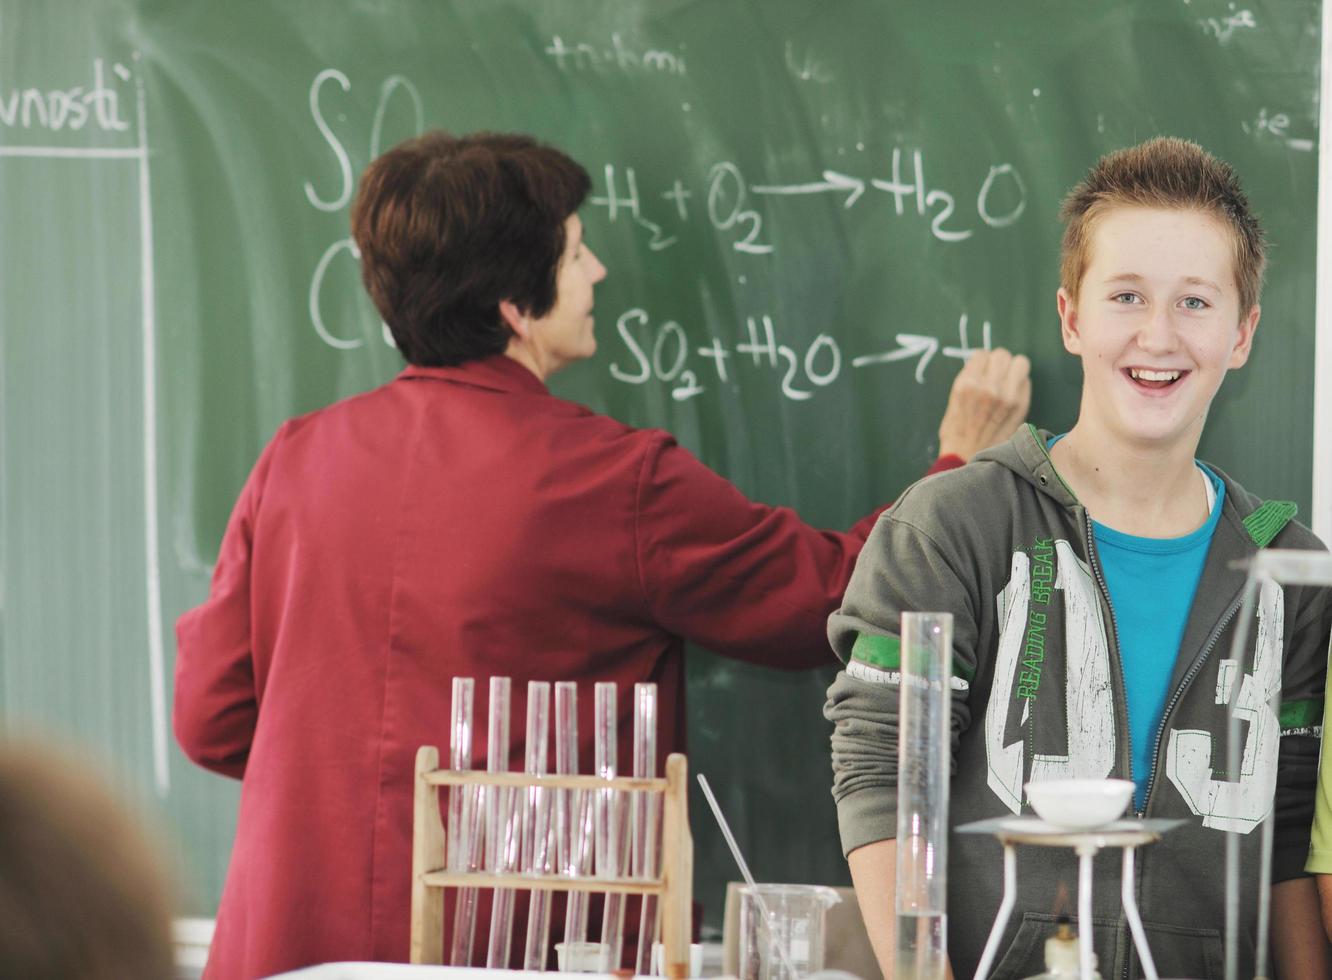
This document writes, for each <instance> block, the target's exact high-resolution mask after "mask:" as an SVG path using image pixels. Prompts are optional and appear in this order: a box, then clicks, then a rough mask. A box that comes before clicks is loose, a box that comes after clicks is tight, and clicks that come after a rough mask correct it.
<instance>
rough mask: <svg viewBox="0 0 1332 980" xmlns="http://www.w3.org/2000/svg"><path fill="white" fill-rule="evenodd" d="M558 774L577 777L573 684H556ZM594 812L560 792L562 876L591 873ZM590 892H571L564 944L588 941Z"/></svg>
mask: <svg viewBox="0 0 1332 980" xmlns="http://www.w3.org/2000/svg"><path fill="white" fill-rule="evenodd" d="M555 771H556V772H557V773H559V774H560V775H561V776H573V775H577V773H578V685H577V684H576V683H574V682H573V681H557V682H556V684H555ZM591 821H592V808H591V807H590V806H589V805H588V799H587V794H586V793H585V792H584V791H582V790H572V789H566V790H561V791H560V795H559V806H558V807H557V809H556V822H557V824H558V833H557V836H556V839H557V847H558V848H559V863H560V872H561V873H562V874H565V875H568V876H570V877H575V878H577V877H580V876H582V875H586V874H588V873H589V872H590V871H591V870H592V869H591V857H592V847H591V833H590V831H591ZM587 899H588V895H587V892H570V893H569V896H568V901H567V902H566V905H565V913H564V941H565V942H566V943H581V942H586V941H587Z"/></svg>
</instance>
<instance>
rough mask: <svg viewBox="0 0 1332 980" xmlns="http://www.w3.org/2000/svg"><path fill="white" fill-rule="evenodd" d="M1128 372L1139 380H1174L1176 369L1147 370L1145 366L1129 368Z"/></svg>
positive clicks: (1177, 376) (1176, 374) (1177, 374)
mask: <svg viewBox="0 0 1332 980" xmlns="http://www.w3.org/2000/svg"><path fill="white" fill-rule="evenodd" d="M1129 373H1130V374H1131V375H1133V377H1134V378H1136V379H1137V380H1139V381H1175V380H1177V379H1178V378H1179V374H1180V373H1179V372H1178V371H1149V370H1147V369H1146V368H1129Z"/></svg>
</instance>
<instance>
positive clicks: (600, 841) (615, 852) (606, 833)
mask: <svg viewBox="0 0 1332 980" xmlns="http://www.w3.org/2000/svg"><path fill="white" fill-rule="evenodd" d="M595 693H596V726H597V727H596V739H595V742H594V746H593V748H594V751H595V753H596V764H597V775H598V776H600V777H601V778H602V779H614V778H615V776H616V769H617V764H618V760H617V758H616V755H617V752H616V749H617V742H618V734H619V732H618V724H617V722H618V718H617V712H616V708H617V703H616V701H617V697H618V693H619V692H618V691H617V689H616V686H615V684H614V683H613V682H609V681H603V682H601V683H599V684H597V686H596V691H595ZM627 803H628V799H627V797H626V796H625V794H624V793H621V792H620V791H618V790H614V789H610V788H607V789H603V790H599V791H598V792H597V876H598V877H601V878H616V877H619V876H620V875H622V874H623V873H624V872H625V871H626V870H627V869H626V867H625V866H626V864H627V863H628V858H629V821H628V819H627V817H628V806H627ZM601 942H602V943H603V944H604V945H605V946H606V948H607V950H608V952H609V962H610V965H611V968H612V969H614V968H617V967H619V965H620V955H621V952H622V949H623V946H624V895H622V894H619V893H616V892H612V893H609V894H607V895H606V900H605V904H604V906H603V913H602V919H601Z"/></svg>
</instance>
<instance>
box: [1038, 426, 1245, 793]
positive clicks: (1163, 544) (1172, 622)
mask: <svg viewBox="0 0 1332 980" xmlns="http://www.w3.org/2000/svg"><path fill="white" fill-rule="evenodd" d="M1059 438H1062V437H1057V438H1056V439H1053V440H1051V442H1050V445H1051V446H1053V445H1054V444H1055V442H1057V441H1058V439H1059ZM1198 468H1199V469H1200V470H1202V471H1203V473H1204V474H1205V475H1206V477H1207V479H1208V480H1209V481H1210V482H1211V485H1212V489H1213V491H1214V492H1215V495H1216V499H1215V501H1214V502H1213V503H1212V513H1211V516H1210V517H1209V518H1208V519H1207V523H1205V524H1203V526H1202V527H1200V528H1198V530H1196V531H1193V532H1192V533H1190V534H1186V535H1184V536H1183V537H1182V538H1142V537H1138V536H1137V535H1134V534H1125V533H1124V532H1123V531H1116V530H1115V529H1114V528H1112V527H1107V526H1105V525H1104V524H1101V523H1099V522H1098V521H1095V520H1093V521H1092V536H1093V537H1094V538H1095V539H1096V553H1097V556H1098V558H1099V559H1100V564H1101V571H1102V572H1104V574H1105V584H1106V587H1107V588H1108V589H1109V591H1110V608H1111V609H1112V610H1113V611H1114V617H1115V632H1116V634H1117V636H1118V638H1119V661H1120V664H1121V666H1122V668H1123V671H1124V693H1125V696H1126V697H1127V699H1128V722H1129V741H1130V743H1131V745H1132V766H1133V769H1132V775H1133V782H1134V783H1135V784H1136V786H1137V788H1136V789H1135V791H1134V794H1133V805H1134V808H1135V809H1137V810H1139V811H1141V810H1142V808H1143V805H1144V804H1145V803H1146V802H1147V781H1148V779H1149V778H1150V777H1151V772H1152V762H1153V754H1152V750H1153V749H1154V748H1155V747H1156V733H1157V732H1158V731H1159V730H1160V728H1161V716H1162V715H1163V714H1164V712H1165V703H1166V697H1167V695H1168V694H1169V692H1170V675H1171V674H1172V673H1173V672H1174V669H1175V660H1176V658H1177V657H1178V656H1179V645H1180V643H1181V642H1182V641H1183V639H1184V628H1185V626H1187V625H1188V621H1189V610H1190V609H1191V608H1192V607H1193V596H1194V594H1195V593H1196V592H1197V591H1198V580H1199V579H1201V578H1202V570H1203V563H1204V562H1205V561H1206V560H1207V549H1208V548H1209V547H1210V546H1211V543H1212V534H1213V532H1215V531H1216V525H1217V523H1218V521H1220V519H1221V505H1222V503H1223V502H1224V501H1225V495H1226V485H1225V484H1224V483H1223V482H1221V478H1220V477H1218V476H1217V475H1216V474H1215V473H1213V472H1212V471H1211V470H1209V469H1207V468H1206V467H1205V466H1203V465H1202V464H1198Z"/></svg>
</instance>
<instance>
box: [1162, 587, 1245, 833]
mask: <svg viewBox="0 0 1332 980" xmlns="http://www.w3.org/2000/svg"><path fill="white" fill-rule="evenodd" d="M1243 598H1244V596H1243V594H1242V593H1241V595H1240V596H1239V597H1238V598H1236V599H1235V600H1234V601H1233V602H1231V604H1230V608H1229V609H1227V610H1226V613H1225V615H1224V616H1222V617H1221V621H1220V622H1219V623H1218V624H1217V626H1216V628H1215V629H1214V630H1212V635H1211V636H1210V637H1208V639H1207V645H1206V646H1204V647H1203V648H1202V652H1201V653H1200V654H1198V656H1197V657H1195V658H1194V660H1193V663H1192V664H1190V665H1189V672H1188V673H1187V674H1185V675H1184V679H1183V680H1182V681H1180V683H1179V685H1178V686H1177V687H1176V688H1175V690H1174V691H1173V692H1171V695H1170V700H1169V701H1167V702H1166V706H1165V710H1164V711H1162V712H1161V725H1160V727H1159V728H1157V730H1156V740H1155V741H1154V742H1153V743H1152V771H1151V773H1150V775H1148V777H1147V792H1146V794H1144V796H1143V811H1142V813H1139V814H1138V816H1143V815H1144V814H1145V813H1146V812H1147V809H1146V806H1147V804H1148V803H1149V802H1151V798H1152V787H1153V786H1154V785H1155V784H1156V759H1157V755H1158V753H1159V752H1160V751H1161V735H1162V734H1163V733H1164V732H1165V725H1166V719H1167V718H1169V717H1170V712H1172V711H1173V710H1175V705H1177V704H1179V702H1180V699H1181V698H1183V697H1184V692H1185V691H1186V690H1187V689H1188V687H1189V685H1190V684H1192V683H1193V679H1194V678H1195V677H1197V676H1198V672H1199V671H1200V670H1202V668H1203V664H1205V663H1206V662H1207V658H1208V657H1210V656H1211V655H1212V650H1213V649H1214V648H1215V647H1216V641H1217V640H1219V639H1220V638H1221V634H1222V633H1224V632H1225V631H1226V628H1227V627H1228V626H1229V625H1230V621H1231V620H1232V619H1234V618H1235V613H1237V612H1239V608H1240V605H1241V603H1242V602H1243Z"/></svg>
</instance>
